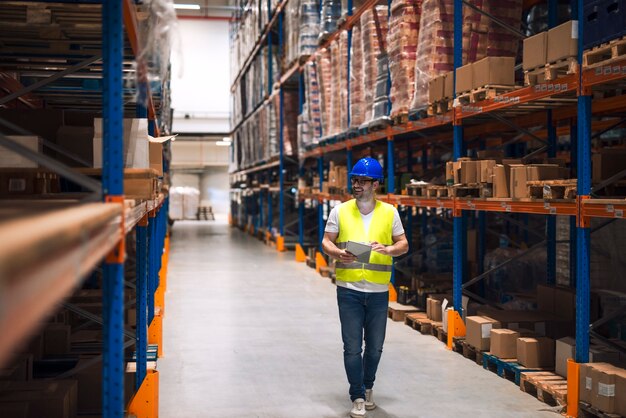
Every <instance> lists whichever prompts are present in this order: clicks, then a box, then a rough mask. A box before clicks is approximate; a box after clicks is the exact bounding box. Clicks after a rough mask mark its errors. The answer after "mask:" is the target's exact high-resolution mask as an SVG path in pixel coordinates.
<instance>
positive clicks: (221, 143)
mask: <svg viewBox="0 0 626 418" xmlns="http://www.w3.org/2000/svg"><path fill="white" fill-rule="evenodd" d="M215 145H217V146H220V147H230V141H229V142H226V141H217V142H216V143H215Z"/></svg>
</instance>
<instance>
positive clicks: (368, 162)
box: [322, 158, 409, 418]
mask: <svg viewBox="0 0 626 418" xmlns="http://www.w3.org/2000/svg"><path fill="white" fill-rule="evenodd" d="M383 178H384V177H383V169H382V167H381V166H380V164H379V163H378V161H376V160H375V159H373V158H362V159H361V160H359V161H358V162H357V163H356V164H355V165H354V167H353V169H352V171H351V172H350V181H351V183H352V194H353V196H354V199H352V200H349V201H347V202H344V203H342V204H340V205H338V206H335V207H334V208H333V210H332V211H331V212H330V215H329V216H328V221H327V223H326V229H325V231H324V239H323V241H322V248H323V249H324V252H325V253H326V254H328V255H329V256H330V257H333V258H334V259H336V260H337V264H336V270H335V271H336V276H337V280H336V283H337V304H338V305H339V319H340V321H341V337H342V339H343V360H344V366H345V368H346V374H347V375H348V382H349V383H350V399H351V401H352V410H351V411H350V416H351V417H354V418H358V417H364V416H365V412H366V409H367V410H371V409H374V408H376V404H375V403H374V397H373V392H372V387H373V386H374V380H375V378H376V369H377V368H378V362H379V361H380V356H381V354H382V350H383V342H384V340H385V329H386V325H387V307H388V301H389V281H390V280H391V268H392V267H391V265H392V262H393V259H392V257H395V256H399V255H402V254H404V253H406V252H407V251H408V249H409V244H408V242H407V240H406V237H405V235H404V228H403V227H402V222H401V221H400V216H399V215H398V211H397V210H396V208H395V207H393V206H392V205H389V204H387V203H383V202H381V201H378V200H376V189H377V188H378V185H379V184H380V182H381V181H382V180H383ZM348 241H355V242H361V243H363V242H364V243H368V244H370V245H371V254H370V258H369V263H360V262H356V257H355V255H354V254H352V253H350V252H348V251H347V250H346V249H345V248H346V244H347V242H348ZM364 339H365V353H364V355H362V352H363V350H362V347H363V340H364Z"/></svg>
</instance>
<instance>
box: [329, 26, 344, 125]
mask: <svg viewBox="0 0 626 418" xmlns="http://www.w3.org/2000/svg"><path fill="white" fill-rule="evenodd" d="M330 66H331V85H332V86H333V88H331V89H330V93H331V96H330V115H329V117H330V122H329V129H328V134H329V135H337V134H339V133H341V132H343V131H345V130H346V129H347V128H348V82H347V80H348V73H347V70H348V33H347V32H346V31H343V32H341V33H340V34H339V37H338V38H337V39H335V40H334V41H333V42H332V43H331V45H330Z"/></svg>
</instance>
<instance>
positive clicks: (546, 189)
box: [526, 179, 577, 199]
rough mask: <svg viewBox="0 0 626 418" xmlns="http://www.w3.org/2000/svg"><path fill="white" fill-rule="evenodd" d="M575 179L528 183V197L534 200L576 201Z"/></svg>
mask: <svg viewBox="0 0 626 418" xmlns="http://www.w3.org/2000/svg"><path fill="white" fill-rule="evenodd" d="M576 184H577V181H576V179H573V180H539V181H528V182H526V185H527V187H528V197H532V198H536V199H576Z"/></svg>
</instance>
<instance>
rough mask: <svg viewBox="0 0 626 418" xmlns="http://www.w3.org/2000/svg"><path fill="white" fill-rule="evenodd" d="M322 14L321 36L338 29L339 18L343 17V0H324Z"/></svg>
mask: <svg viewBox="0 0 626 418" xmlns="http://www.w3.org/2000/svg"><path fill="white" fill-rule="evenodd" d="M321 15H322V17H321V25H322V33H321V34H320V35H321V36H323V35H326V34H329V33H332V32H334V31H335V30H337V20H339V18H340V17H341V0H323V1H322V13H321Z"/></svg>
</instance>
